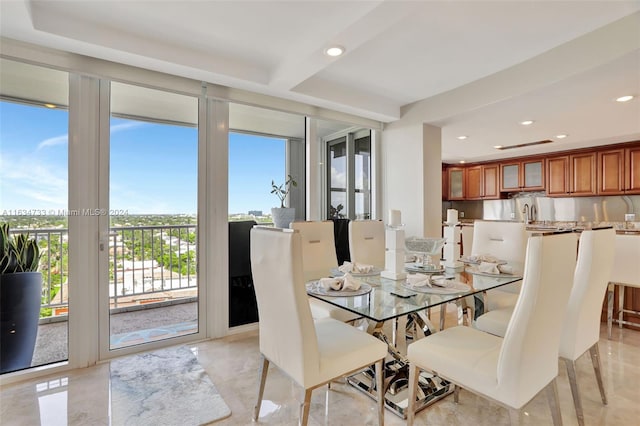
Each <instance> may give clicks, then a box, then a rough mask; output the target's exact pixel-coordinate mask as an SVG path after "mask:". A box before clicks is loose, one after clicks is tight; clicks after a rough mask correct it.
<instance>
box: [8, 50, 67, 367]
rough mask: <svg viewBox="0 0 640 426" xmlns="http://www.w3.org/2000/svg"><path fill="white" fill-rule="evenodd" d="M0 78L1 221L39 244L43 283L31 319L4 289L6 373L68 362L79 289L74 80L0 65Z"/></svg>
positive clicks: (54, 73)
mask: <svg viewBox="0 0 640 426" xmlns="http://www.w3.org/2000/svg"><path fill="white" fill-rule="evenodd" d="M0 77H1V84H0V91H1V98H0V223H2V224H3V225H8V226H9V234H10V236H11V237H12V238H14V239H15V238H16V236H17V235H19V234H27V235H28V236H29V238H33V239H35V240H36V242H37V245H38V247H39V249H40V254H41V256H40V261H39V262H38V269H37V272H40V275H41V278H42V290H41V293H40V294H37V292H36V293H35V298H36V299H35V302H34V306H33V308H34V310H33V312H31V313H29V314H27V312H26V311H27V307H28V306H27V304H25V303H23V302H17V299H15V298H14V297H13V296H10V295H9V293H5V288H3V291H2V294H3V299H2V308H0V310H1V311H2V336H0V346H2V347H3V348H2V353H1V354H0V361H1V362H0V364H2V372H3V373H9V372H11V371H16V370H21V369H25V368H29V367H37V366H42V365H46V364H50V363H56V362H60V361H65V360H67V358H68V354H69V347H68V342H69V327H68V324H69V322H68V319H69V315H73V312H69V289H70V287H71V286H73V285H77V283H73V282H71V281H70V280H69V251H68V241H69V233H68V229H69V227H68V216H69V212H68V191H67V188H68V182H69V180H68V168H69V155H68V123H69V112H68V102H69V100H68V97H69V83H68V82H69V75H68V73H66V72H62V71H56V70H52V69H47V68H42V67H37V66H33V65H29V64H24V63H20V62H15V61H10V60H6V59H0ZM4 279H7V275H4ZM3 284H4V283H3ZM9 302H10V305H11V306H10V309H7V305H6V303H9ZM16 306H20V308H18V309H13V308H15V307H16ZM9 312H10V314H9ZM26 315H28V316H26ZM32 315H33V316H32ZM27 319H28V320H33V321H35V322H33V324H34V325H35V326H36V327H37V334H36V335H35V336H36V339H35V346H31V345H33V344H34V343H33V342H31V344H28V342H26V341H25V339H23V338H22V337H24V336H27V335H28V334H29V330H28V329H27V328H25V327H26V325H25V324H26V323H24V321H25V320H27ZM5 332H6V333H9V335H6V334H5ZM5 350H7V351H5ZM18 356H20V357H21V358H23V357H24V358H23V359H24V362H16V360H15V359H14V358H17V357H18ZM7 366H9V367H7ZM5 367H7V368H5Z"/></svg>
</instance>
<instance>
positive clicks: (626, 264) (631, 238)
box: [607, 234, 640, 339]
mask: <svg viewBox="0 0 640 426" xmlns="http://www.w3.org/2000/svg"><path fill="white" fill-rule="evenodd" d="M614 251H615V258H614V263H613V268H612V269H611V277H610V278H609V281H610V284H609V290H608V293H607V299H608V300H607V337H608V338H609V339H611V328H612V326H613V320H614V317H615V314H616V312H613V307H614V306H613V302H614V300H613V299H614V293H615V287H616V286H617V287H618V311H617V314H618V318H617V319H616V322H617V323H618V325H619V326H620V327H622V326H623V325H630V326H635V327H638V326H640V325H639V324H638V323H637V322H631V321H628V320H625V319H624V314H625V313H627V314H634V315H640V313H638V312H637V311H634V310H632V309H630V308H629V307H627V308H625V306H624V299H625V297H624V296H625V292H626V287H630V288H640V261H638V259H640V236H638V235H632V234H620V235H616V240H615V248H614Z"/></svg>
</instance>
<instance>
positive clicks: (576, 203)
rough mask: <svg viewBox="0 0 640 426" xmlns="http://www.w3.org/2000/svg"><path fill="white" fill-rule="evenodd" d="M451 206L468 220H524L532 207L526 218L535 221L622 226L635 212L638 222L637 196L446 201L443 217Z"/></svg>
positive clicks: (522, 196) (639, 206)
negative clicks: (525, 212) (462, 213)
mask: <svg viewBox="0 0 640 426" xmlns="http://www.w3.org/2000/svg"><path fill="white" fill-rule="evenodd" d="M525 205H526V206H527V207H525ZM532 206H535V207H532ZM450 208H453V209H456V210H458V212H464V218H463V219H469V220H473V219H484V220H509V221H510V220H515V221H520V222H523V221H526V219H527V218H525V214H524V213H523V211H525V210H528V211H529V212H530V213H529V214H530V215H531V214H532V210H533V215H532V216H529V217H530V218H531V217H532V218H533V220H535V221H536V222H537V223H541V222H542V223H556V222H576V223H606V224H614V225H615V224H617V225H618V227H621V226H620V225H622V224H624V223H625V214H629V213H635V215H636V216H635V222H640V195H623V196H606V197H566V198H555V197H553V198H552V197H546V196H545V194H544V193H522V194H517V195H516V196H514V197H513V198H509V199H506V200H486V201H457V202H456V201H445V202H443V203H442V214H443V218H445V217H446V211H447V209H450ZM461 219H462V217H461Z"/></svg>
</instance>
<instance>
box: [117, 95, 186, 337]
mask: <svg viewBox="0 0 640 426" xmlns="http://www.w3.org/2000/svg"><path fill="white" fill-rule="evenodd" d="M133 96H135V99H134V98H133ZM111 98H112V102H111V105H112V110H111V134H110V161H109V173H110V174H109V188H110V192H109V194H110V196H109V209H110V215H111V216H110V228H111V229H110V231H111V232H110V235H111V236H110V244H109V263H110V268H109V296H110V337H111V340H110V348H111V349H115V348H121V347H126V346H131V345H135V344H143V343H147V342H151V341H156V340H162V339H167V338H171V337H176V336H181V335H185V334H190V333H196V332H197V330H198V303H197V301H198V284H197V253H196V248H197V247H196V235H197V232H196V231H197V215H196V213H197V189H198V186H197V183H198V127H197V122H198V121H197V120H198V100H197V98H193V97H189V96H183V95H177V94H173V93H168V92H162V91H159V90H152V89H146V88H141V87H136V86H130V85H126V84H120V83H112V85H111ZM134 100H135V102H133V101H134Z"/></svg>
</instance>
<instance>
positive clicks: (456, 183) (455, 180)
mask: <svg viewBox="0 0 640 426" xmlns="http://www.w3.org/2000/svg"><path fill="white" fill-rule="evenodd" d="M447 172H448V176H449V179H448V185H447V186H448V187H449V191H448V197H447V199H448V200H464V199H465V198H464V196H465V191H464V190H465V188H464V184H465V179H464V177H465V170H464V167H450V168H448V169H447Z"/></svg>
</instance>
